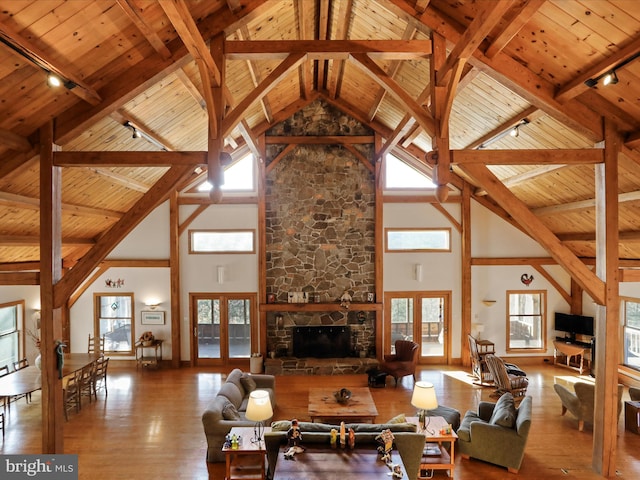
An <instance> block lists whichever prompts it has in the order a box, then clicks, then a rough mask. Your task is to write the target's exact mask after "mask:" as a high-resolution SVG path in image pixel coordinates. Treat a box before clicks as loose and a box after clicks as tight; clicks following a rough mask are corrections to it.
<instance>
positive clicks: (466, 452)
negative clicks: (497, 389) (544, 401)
mask: <svg viewBox="0 0 640 480" xmlns="http://www.w3.org/2000/svg"><path fill="white" fill-rule="evenodd" d="M531 402H532V399H531V396H526V397H524V398H523V399H522V401H521V402H520V405H519V406H518V407H516V405H515V401H514V398H513V396H512V395H511V394H510V393H505V394H504V395H502V396H501V397H500V398H499V399H498V401H497V402H496V403H490V402H484V401H481V402H480V403H479V404H478V411H477V412H475V411H472V410H469V411H467V413H466V414H465V416H464V418H463V419H462V423H461V424H460V428H458V431H457V432H456V433H457V434H458V447H457V449H458V451H459V452H460V454H461V455H462V458H464V459H468V458H477V459H478V460H483V461H485V462H489V463H493V464H494V465H500V466H503V467H506V468H507V469H508V470H509V472H511V473H518V470H519V469H520V465H521V464H522V459H523V458H524V450H525V447H526V446H527V439H528V438H529V430H530V428H531V413H532V405H531ZM496 478H497V477H496Z"/></svg>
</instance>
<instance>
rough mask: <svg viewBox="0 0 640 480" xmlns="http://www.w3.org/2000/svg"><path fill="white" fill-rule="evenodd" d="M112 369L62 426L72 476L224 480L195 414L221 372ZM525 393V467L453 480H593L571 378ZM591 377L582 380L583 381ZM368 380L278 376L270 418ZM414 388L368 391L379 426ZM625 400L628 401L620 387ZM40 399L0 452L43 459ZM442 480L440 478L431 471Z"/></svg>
mask: <svg viewBox="0 0 640 480" xmlns="http://www.w3.org/2000/svg"><path fill="white" fill-rule="evenodd" d="M113 364H114V365H113V368H112V365H111V363H110V365H109V368H110V370H109V379H108V386H109V395H108V398H107V399H106V400H105V397H104V392H103V393H102V394H99V397H98V401H97V403H96V402H94V403H92V404H89V403H88V402H87V401H86V400H85V401H84V403H83V405H82V410H81V411H80V413H79V414H75V413H70V419H69V422H67V423H65V425H64V445H65V453H77V454H79V470H80V471H79V478H81V479H91V480H101V479H109V480H113V479H118V478H122V479H146V478H154V479H182V478H184V479H190V480H194V479H215V480H222V479H223V478H224V464H222V463H219V464H207V462H206V461H205V450H206V441H205V438H204V434H203V431H202V423H201V421H200V415H201V413H202V411H203V410H204V408H205V405H206V404H207V403H208V402H209V400H210V398H211V397H212V396H213V395H215V393H216V392H217V390H218V389H219V387H220V385H221V383H222V382H223V381H224V374H223V373H220V372H214V371H212V370H211V369H204V368H202V369H196V368H183V369H180V370H170V369H159V370H157V371H154V370H146V369H143V370H138V371H136V369H135V367H134V368H128V367H118V365H117V362H113ZM526 371H527V374H528V376H529V379H530V386H529V390H528V393H529V394H530V395H531V396H532V397H533V422H532V428H531V433H530V436H529V442H528V445H527V449H526V454H525V458H524V461H523V464H522V468H521V469H520V472H519V474H518V475H517V476H513V475H512V474H509V473H507V471H506V469H504V468H501V467H497V466H494V465H489V464H485V463H483V462H480V461H477V460H463V459H462V458H459V457H458V458H456V470H455V478H457V479H462V480H467V479H489V480H493V479H504V478H519V479H520V480H529V479H536V480H538V479H543V478H544V479H560V478H562V479H567V478H570V479H596V478H602V477H601V476H599V475H597V474H595V473H594V472H593V471H592V469H591V448H592V438H593V435H592V426H591V425H588V424H587V425H586V426H585V431H584V432H579V431H578V424H577V420H575V419H574V418H572V417H571V416H570V414H569V413H567V415H566V416H565V417H561V416H560V411H561V406H560V401H559V399H558V397H557V396H556V394H555V392H554V390H553V382H554V380H555V381H567V382H571V381H575V380H576V379H577V378H578V376H577V375H574V374H573V373H574V372H571V371H569V370H566V369H561V368H557V367H553V366H551V365H540V366H534V365H527V366H526ZM418 377H419V379H422V380H427V381H430V382H432V383H433V384H434V385H435V387H436V390H437V394H438V401H439V403H440V404H442V405H447V406H450V407H454V408H456V409H458V410H460V412H461V413H462V414H464V412H465V411H466V410H469V409H472V410H475V409H476V407H477V404H478V402H479V401H480V400H491V399H490V398H489V395H490V393H491V392H492V389H491V388H486V387H485V388H483V387H478V386H474V385H472V384H471V383H470V379H469V377H468V375H467V371H466V370H465V371H462V370H460V369H458V368H454V367H443V368H442V369H440V367H435V366H425V367H423V368H422V369H421V370H420V372H419V374H418ZM587 378H588V377H587ZM366 382H367V380H366V376H365V375H349V376H315V377H314V376H281V377H278V378H277V381H276V388H277V398H278V405H277V407H276V410H275V418H277V419H290V418H298V419H300V420H307V419H308V414H307V405H306V403H307V393H308V389H309V387H311V386H314V387H317V386H326V388H327V389H329V390H331V391H334V390H337V389H338V388H341V387H355V386H366ZM412 388H413V381H412V379H411V377H406V378H404V380H403V381H402V383H401V384H399V385H398V387H397V388H394V387H393V380H391V379H390V380H389V381H388V382H387V386H386V388H379V389H372V390H371V392H372V395H373V398H374V400H375V402H376V405H377V408H378V412H379V416H378V420H379V421H383V420H385V419H388V418H391V417H393V416H394V415H397V414H400V413H407V414H413V413H415V411H414V408H413V407H411V405H410V397H411V391H412ZM623 399H627V400H628V393H627V391H626V389H625V394H624V397H623ZM40 419H41V397H40V393H39V392H37V393H35V394H34V395H33V401H32V403H30V404H28V405H27V404H25V401H24V399H23V400H20V401H19V402H18V403H17V404H14V405H12V406H11V412H10V413H9V412H7V425H6V436H5V439H4V442H3V443H2V448H1V449H0V453H2V454H11V453H40V451H41V433H40V431H41V428H40ZM618 432H619V435H618V454H617V461H616V464H617V471H618V475H617V478H623V479H637V478H640V461H639V460H640V435H635V434H633V433H630V432H626V431H625V430H624V411H623V413H622V415H621V416H620V421H619V422H618ZM436 477H441V478H444V474H442V473H440V474H438V473H436Z"/></svg>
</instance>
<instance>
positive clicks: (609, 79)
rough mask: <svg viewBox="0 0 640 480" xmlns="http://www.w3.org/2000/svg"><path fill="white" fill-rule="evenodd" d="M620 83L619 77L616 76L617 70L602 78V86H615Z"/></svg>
mask: <svg viewBox="0 0 640 480" xmlns="http://www.w3.org/2000/svg"><path fill="white" fill-rule="evenodd" d="M616 83H618V76H617V75H616V71H615V70H611V71H610V72H609V73H607V74H606V75H605V76H604V77H602V84H603V85H604V86H605V87H606V86H607V85H615V84H616Z"/></svg>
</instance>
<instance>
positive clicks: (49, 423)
mask: <svg viewBox="0 0 640 480" xmlns="http://www.w3.org/2000/svg"><path fill="white" fill-rule="evenodd" d="M55 148H56V147H55V145H54V143H53V123H52V122H49V123H47V124H46V125H45V126H44V127H42V128H41V129H40V305H41V307H40V308H41V313H40V315H41V323H40V325H41V342H40V351H41V354H42V367H41V368H42V452H43V453H63V452H64V444H63V424H64V416H63V408H64V405H63V402H62V381H61V380H60V379H59V378H58V370H57V360H56V352H55V349H56V340H61V339H62V308H61V307H57V308H54V289H55V286H56V284H57V283H58V281H59V280H60V278H61V276H62V222H61V219H62V203H61V198H62V169H61V168H60V167H55V166H54V165H53V152H54V150H55Z"/></svg>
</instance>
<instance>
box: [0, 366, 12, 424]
mask: <svg viewBox="0 0 640 480" xmlns="http://www.w3.org/2000/svg"><path fill="white" fill-rule="evenodd" d="M5 375H9V365H3V366H2V367H0V377H4V376H5ZM0 400H2V411H3V412H5V411H6V410H7V404H9V408H11V397H8V396H6V395H5V396H4V397H0ZM3 433H4V430H3Z"/></svg>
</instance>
